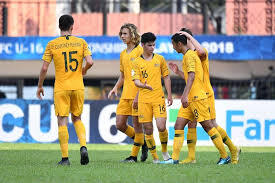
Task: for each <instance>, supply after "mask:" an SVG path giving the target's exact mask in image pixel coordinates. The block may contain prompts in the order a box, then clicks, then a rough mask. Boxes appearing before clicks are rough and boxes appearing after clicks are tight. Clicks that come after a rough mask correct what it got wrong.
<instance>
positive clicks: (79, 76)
mask: <svg viewBox="0 0 275 183" xmlns="http://www.w3.org/2000/svg"><path fill="white" fill-rule="evenodd" d="M73 25H74V19H73V17H72V16H71V15H62V16H61V17H60V18H59V28H60V32H61V36H60V37H58V38H56V39H54V40H52V41H50V42H49V43H48V45H47V47H46V50H45V52H44V55H43V58H42V59H43V65H42V68H41V71H40V75H39V81H38V87H37V92H36V96H37V97H38V98H39V99H42V97H41V94H42V95H43V96H44V89H43V82H44V80H45V78H46V74H47V71H48V67H49V65H50V63H51V61H52V60H53V61H54V66H55V84H54V107H55V114H56V116H57V120H58V138H59V143H60V148H61V154H62V160H61V161H60V162H59V163H58V164H59V165H70V161H69V153H68V141H69V133H68V128H67V125H68V116H69V113H71V118H72V122H73V124H74V127H75V131H76V134H77V137H78V139H79V143H80V155H81V160H80V163H81V165H86V164H88V163H89V157H88V151H87V147H86V132H85V127H84V124H83V122H82V121H81V114H82V110H83V104H84V84H83V75H85V74H86V73H87V71H88V69H90V68H91V67H92V65H93V61H92V57H91V51H90V49H89V48H88V44H87V43H86V41H85V40H84V39H81V38H78V37H75V36H72V31H73ZM83 58H85V60H86V64H85V67H83V68H82V65H83Z"/></svg>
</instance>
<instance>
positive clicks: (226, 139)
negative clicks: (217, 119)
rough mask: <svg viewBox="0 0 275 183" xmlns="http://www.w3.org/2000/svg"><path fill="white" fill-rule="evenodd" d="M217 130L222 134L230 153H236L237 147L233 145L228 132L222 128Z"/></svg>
mask: <svg viewBox="0 0 275 183" xmlns="http://www.w3.org/2000/svg"><path fill="white" fill-rule="evenodd" d="M217 130H218V132H219V133H220V135H221V137H222V141H223V143H225V144H226V145H227V147H228V148H229V150H230V152H233V151H236V149H237V147H236V146H235V145H234V144H233V142H232V141H231V139H230V138H229V137H228V135H227V133H226V131H225V130H224V129H223V128H221V127H220V126H218V127H217Z"/></svg>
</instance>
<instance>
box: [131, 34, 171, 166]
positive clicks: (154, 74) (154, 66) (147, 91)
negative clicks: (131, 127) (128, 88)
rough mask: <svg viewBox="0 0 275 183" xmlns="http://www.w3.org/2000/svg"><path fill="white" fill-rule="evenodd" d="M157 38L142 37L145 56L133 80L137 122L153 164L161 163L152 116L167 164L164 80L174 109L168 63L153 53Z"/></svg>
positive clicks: (136, 65) (135, 66)
mask: <svg viewBox="0 0 275 183" xmlns="http://www.w3.org/2000/svg"><path fill="white" fill-rule="evenodd" d="M155 40H156V36H155V35H154V34H153V33H151V32H148V33H145V34H143V35H142V36H141V44H142V47H143V53H142V55H141V56H140V57H138V58H136V59H135V61H134V63H133V72H132V78H133V80H134V82H135V85H136V86H137V87H139V95H138V118H139V123H142V124H143V127H144V130H145V139H146V143H147V146H148V149H149V150H150V152H151V154H152V156H153V163H158V162H159V158H158V155H157V152H156V144H155V140H154V137H153V123H152V120H153V116H154V117H155V119H156V124H157V128H158V131H159V138H160V142H161V146H162V155H163V159H164V160H168V159H170V155H169V153H168V151H167V141H168V132H167V130H166V104H165V98H164V93H163V90H162V84H161V79H162V78H163V80H164V85H165V88H166V91H167V94H168V105H169V106H170V105H172V103H173V100H172V95H171V80H170V76H169V71H168V67H167V64H166V62H165V59H164V58H163V56H161V55H158V54H155V53H153V52H154V48H155Z"/></svg>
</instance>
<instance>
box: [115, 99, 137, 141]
mask: <svg viewBox="0 0 275 183" xmlns="http://www.w3.org/2000/svg"><path fill="white" fill-rule="evenodd" d="M131 109H132V105H131V103H130V100H126V99H120V101H119V103H118V106H117V111H116V128H117V129H118V130H119V131H121V132H122V133H125V134H126V135H127V136H128V137H130V138H132V139H134V138H135V130H134V128H133V127H131V126H130V125H128V124H127V120H128V116H131V115H132V110H131Z"/></svg>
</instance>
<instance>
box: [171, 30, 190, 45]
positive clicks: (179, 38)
mask: <svg viewBox="0 0 275 183" xmlns="http://www.w3.org/2000/svg"><path fill="white" fill-rule="evenodd" d="M171 39H172V40H173V41H174V42H175V43H178V42H181V43H182V44H183V45H187V37H186V36H185V35H180V34H178V33H176V34H174V35H173V36H172V38H171Z"/></svg>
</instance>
